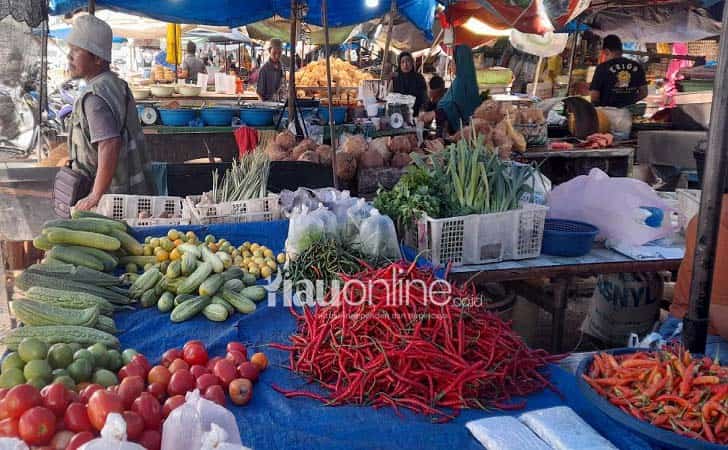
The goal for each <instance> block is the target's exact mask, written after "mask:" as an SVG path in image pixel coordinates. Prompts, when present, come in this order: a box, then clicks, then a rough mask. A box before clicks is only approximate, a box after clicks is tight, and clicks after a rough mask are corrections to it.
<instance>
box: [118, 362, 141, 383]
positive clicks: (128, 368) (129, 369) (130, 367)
mask: <svg viewBox="0 0 728 450" xmlns="http://www.w3.org/2000/svg"><path fill="white" fill-rule="evenodd" d="M126 377H142V379H144V378H146V377H147V372H146V371H145V370H144V367H142V366H141V365H140V364H137V363H134V362H130V363H129V364H127V365H125V366H124V367H122V368H121V369H120V370H119V379H120V380H123V379H124V378H126Z"/></svg>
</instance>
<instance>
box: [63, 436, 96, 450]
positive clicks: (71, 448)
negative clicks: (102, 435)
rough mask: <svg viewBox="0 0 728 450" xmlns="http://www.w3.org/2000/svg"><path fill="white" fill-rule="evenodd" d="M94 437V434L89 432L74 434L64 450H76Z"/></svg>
mask: <svg viewBox="0 0 728 450" xmlns="http://www.w3.org/2000/svg"><path fill="white" fill-rule="evenodd" d="M95 437H96V436H94V434H93V433H91V432H90V431H82V432H80V433H76V434H74V435H73V437H72V438H71V441H70V442H69V443H68V447H66V450H78V448H79V447H80V446H82V445H83V444H85V443H86V442H88V441H90V440H92V439H94V438H95Z"/></svg>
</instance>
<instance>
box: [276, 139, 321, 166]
mask: <svg viewBox="0 0 728 450" xmlns="http://www.w3.org/2000/svg"><path fill="white" fill-rule="evenodd" d="M265 151H266V154H267V155H268V158H270V160H271V161H306V162H311V163H315V164H326V165H330V164H331V153H332V151H331V146H330V145H319V144H317V143H316V142H315V141H314V140H312V139H309V138H306V139H303V140H302V141H301V142H299V143H298V144H296V135H294V134H293V133H291V132H290V131H283V132H281V133H278V135H277V136H276V138H275V140H272V141H270V142H269V143H268V146H267V147H266V148H265Z"/></svg>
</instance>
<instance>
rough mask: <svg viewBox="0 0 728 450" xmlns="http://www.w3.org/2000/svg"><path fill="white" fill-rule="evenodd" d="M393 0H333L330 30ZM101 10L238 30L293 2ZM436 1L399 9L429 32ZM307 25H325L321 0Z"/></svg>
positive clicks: (126, 0) (72, 6)
mask: <svg viewBox="0 0 728 450" xmlns="http://www.w3.org/2000/svg"><path fill="white" fill-rule="evenodd" d="M390 3H391V0H380V1H379V2H378V3H377V5H376V6H373V7H369V6H367V4H366V3H365V2H364V1H362V0H329V1H328V9H329V11H328V23H329V26H330V27H341V26H346V25H355V24H358V23H362V22H364V21H367V20H371V19H374V18H375V17H381V16H383V15H384V14H386V13H387V12H388V11H389V9H390ZM86 4H87V1H86V0H50V2H49V6H50V13H51V14H66V13H69V12H73V11H74V10H76V9H78V8H83V7H84V6H86ZM96 4H97V7H104V8H110V9H113V10H116V11H123V12H128V13H133V14H140V15H143V16H148V17H152V18H154V19H158V20H163V21H165V22H174V23H196V24H204V25H224V26H229V27H237V26H241V25H247V24H250V23H254V22H259V21H261V20H264V19H268V18H270V17H273V16H275V15H278V16H281V17H291V11H290V9H291V2H290V0H258V1H255V2H251V1H247V0H208V1H206V2H200V1H199V0H157V1H151V0H97V2H96ZM436 6H437V4H436V0H399V1H398V2H397V9H398V10H399V12H401V13H402V14H403V15H404V16H406V17H407V19H409V20H410V21H411V22H412V23H413V24H415V26H417V28H419V29H420V30H425V31H426V32H428V33H429V31H430V30H431V29H432V22H433V21H434V16H435V8H436ZM305 21H306V22H307V23H310V24H313V25H322V20H321V0H309V1H308V14H307V15H306V17H305Z"/></svg>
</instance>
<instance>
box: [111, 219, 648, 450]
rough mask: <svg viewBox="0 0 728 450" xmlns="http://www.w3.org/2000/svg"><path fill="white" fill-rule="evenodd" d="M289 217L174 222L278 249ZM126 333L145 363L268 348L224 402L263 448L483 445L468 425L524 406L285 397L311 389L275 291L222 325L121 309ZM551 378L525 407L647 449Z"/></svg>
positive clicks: (572, 387)
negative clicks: (560, 412) (263, 365)
mask: <svg viewBox="0 0 728 450" xmlns="http://www.w3.org/2000/svg"><path fill="white" fill-rule="evenodd" d="M287 227H288V224H287V222H284V221H283V222H268V223H251V224H237V225H211V226H207V227H201V226H197V227H176V228H177V229H179V230H180V231H186V230H193V231H195V232H196V233H198V234H199V235H204V234H207V233H212V234H214V235H216V236H224V237H225V238H226V239H229V240H230V241H231V242H234V243H238V242H242V241H245V240H249V241H255V242H258V243H260V244H262V245H266V246H269V247H270V248H272V249H281V248H282V246H283V242H284V239H285V237H286V234H287ZM166 230H167V228H154V229H147V230H145V231H139V230H137V232H136V233H135V234H136V237H137V238H142V237H144V236H146V235H160V234H163V233H165V232H166ZM115 319H116V320H117V324H118V326H119V328H120V329H123V330H124V332H123V333H122V334H121V335H120V336H119V337H120V340H121V343H122V346H123V347H132V348H135V349H137V350H138V351H140V352H142V353H144V354H145V355H146V356H147V357H148V358H149V359H150V361H157V360H159V358H160V356H161V354H162V352H163V351H164V350H166V349H168V348H172V347H181V346H182V345H183V344H184V343H185V342H186V341H187V340H190V339H200V340H202V341H203V342H204V343H205V344H206V346H207V347H208V350H209V351H210V355H211V356H212V355H221V354H224V351H225V346H226V344H227V342H229V341H233V340H239V341H241V342H243V343H245V344H246V345H247V346H248V353H249V354H251V352H254V351H263V352H265V353H266V354H267V355H268V357H269V359H270V361H271V363H270V365H269V368H268V369H267V370H266V371H265V372H264V373H263V374H262V376H261V380H260V381H259V382H258V383H257V384H256V385H255V387H254V394H253V399H252V401H251V402H250V403H249V404H248V405H247V406H244V407H237V406H234V405H232V404H230V403H229V401H228V404H227V406H228V408H230V410H231V411H232V412H233V414H234V415H235V418H236V420H237V424H238V427H239V429H240V433H241V437H242V442H243V444H244V445H246V446H250V447H252V448H255V449H258V450H265V449H278V448H286V449H319V448H321V449H323V448H326V449H347V450H352V449H362V450H363V449H372V448H377V449H418V450H419V449H421V448H428V449H436V448H437V449H439V448H442V449H445V448H458V449H473V450H475V449H482V447H481V445H480V444H478V443H477V441H476V440H475V439H474V438H473V437H472V436H471V435H470V434H469V432H468V430H467V429H466V428H465V423H466V422H467V421H470V420H475V419H479V418H483V417H487V416H489V415H501V414H510V415H517V414H520V413H521V412H523V411H509V412H502V411H481V410H466V411H463V412H462V413H461V415H460V416H459V417H458V418H457V419H456V420H454V421H453V422H450V423H447V424H433V423H431V421H430V418H429V417H427V416H422V415H415V414H413V413H410V412H409V411H405V412H404V413H403V415H402V416H398V415H396V414H395V412H394V411H393V410H391V409H389V408H385V409H381V410H374V409H373V408H370V407H366V406H338V407H330V406H326V405H323V404H321V403H319V402H316V401H314V400H310V399H304V398H297V399H286V398H285V397H284V396H283V395H281V394H279V393H278V392H276V391H274V390H273V388H272V385H277V386H280V387H282V388H284V389H298V388H309V387H310V385H307V383H306V381H305V380H304V379H303V378H301V377H299V376H298V375H296V374H293V373H291V372H290V371H289V370H288V369H286V368H285V365H286V364H287V353H285V352H281V351H278V350H273V349H271V348H269V347H268V344H270V343H282V342H286V341H287V339H288V336H289V335H290V334H292V333H293V332H294V331H295V328H296V324H295V320H294V318H293V317H292V316H291V314H290V312H289V311H288V307H287V306H285V305H284V304H283V299H282V298H281V296H280V295H276V296H274V297H271V298H270V299H269V300H268V301H265V300H264V301H263V302H261V303H259V304H258V309H257V310H256V311H255V312H254V313H253V314H250V315H245V316H236V317H235V318H234V319H232V320H228V321H227V322H224V323H214V322H210V321H208V320H207V319H205V318H204V317H197V318H195V319H192V320H190V321H188V322H183V323H177V324H173V323H171V322H170V320H169V317H168V315H167V314H164V313H160V312H159V311H157V310H156V309H155V308H149V309H144V310H137V311H133V312H124V313H120V314H117V315H116V316H115ZM549 372H550V377H551V380H552V382H553V383H554V385H555V386H556V388H557V389H558V390H559V393H560V394H556V393H554V392H552V391H544V392H541V393H539V394H536V395H532V396H529V397H527V402H528V403H527V406H526V410H534V409H541V408H546V407H551V406H557V405H568V406H570V407H572V408H573V409H574V410H575V411H576V412H577V413H578V414H580V415H581V416H582V417H583V418H584V419H585V420H586V421H587V422H588V423H589V424H590V425H592V426H593V427H594V428H595V429H596V430H597V431H599V432H600V433H601V434H602V435H604V436H605V437H606V438H607V439H609V440H610V441H612V442H613V443H614V444H615V445H616V446H617V447H618V448H629V449H650V448H651V447H650V446H649V445H648V444H647V443H645V442H644V441H643V440H641V439H640V438H638V437H636V436H634V435H633V434H631V433H630V432H629V431H627V430H626V429H624V428H622V427H620V426H619V425H618V424H616V423H615V422H613V421H612V420H611V419H609V418H607V417H606V416H603V415H602V414H601V413H599V412H598V411H596V410H593V409H592V408H590V407H589V405H588V404H586V403H585V402H584V400H583V398H582V396H581V394H580V393H579V392H578V390H577V387H576V380H575V378H574V376H573V375H572V374H570V373H568V372H566V371H564V370H562V369H560V368H559V367H557V366H556V365H553V366H551V367H550V368H549Z"/></svg>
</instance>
